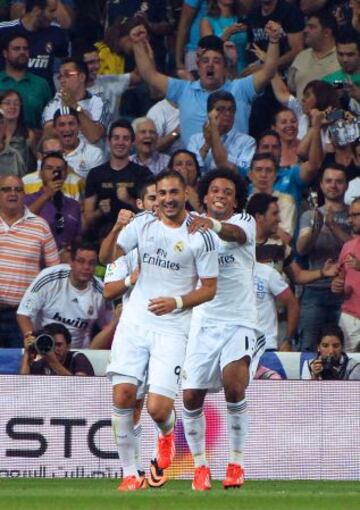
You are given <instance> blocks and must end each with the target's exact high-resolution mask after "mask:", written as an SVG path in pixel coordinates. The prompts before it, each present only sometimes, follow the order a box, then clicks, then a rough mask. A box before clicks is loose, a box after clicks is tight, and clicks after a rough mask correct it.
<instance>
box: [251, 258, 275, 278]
mask: <svg viewBox="0 0 360 510" xmlns="http://www.w3.org/2000/svg"><path fill="white" fill-rule="evenodd" d="M274 273H277V274H279V273H278V271H277V270H276V269H275V268H273V267H272V266H270V264H263V263H262V262H256V263H255V274H256V276H258V277H260V278H262V279H265V280H269V279H270V277H271V276H272V275H274ZM275 276H276V275H275Z"/></svg>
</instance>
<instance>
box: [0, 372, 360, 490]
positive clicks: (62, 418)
mask: <svg viewBox="0 0 360 510" xmlns="http://www.w3.org/2000/svg"><path fill="white" fill-rule="evenodd" d="M44 382H45V380H44V376H32V377H30V376H18V375H1V376H0V395H1V418H0V421H1V427H0V449H1V453H0V458H1V461H0V477H13V478H14V477H39V478H56V477H65V478H83V477H93V478H119V477H120V476H121V474H122V473H121V468H120V462H119V459H118V457H117V453H116V451H115V447H114V443H113V439H112V434H111V422H110V410H111V385H110V383H109V381H108V380H107V379H106V378H104V377H99V378H90V377H89V378H87V377H56V376H54V377H47V379H46V384H44ZM248 402H249V422H250V434H249V439H248V442H247V446H246V452H245V459H246V460H245V467H246V474H247V478H248V479H300V480H302V479H317V480H319V479H326V480H360V434H359V431H360V414H359V410H360V381H339V382H335V381H321V382H318V381H254V382H253V383H252V384H251V385H250V387H249V390H248ZM176 408H177V414H178V421H177V426H176V446H177V454H176V458H175V461H174V464H173V467H172V468H171V469H170V470H169V474H170V476H171V477H173V478H177V479H190V478H191V477H192V473H193V469H192V462H191V457H190V454H189V451H188V448H187V446H186V442H185V438H184V432H183V427H182V421H181V396H179V398H178V399H177V401H176ZM205 414H206V416H207V447H206V448H207V455H208V459H209V462H210V465H211V469H212V475H213V478H214V479H221V478H223V476H224V473H225V468H226V463H227V458H228V446H227V425H226V407H225V404H224V399H223V395H222V394H221V393H219V394H213V395H209V396H208V398H207V400H206V406H205ZM142 423H143V435H142V449H141V451H142V462H143V464H144V466H145V467H147V465H148V462H149V459H150V457H151V455H152V452H153V447H154V428H153V425H152V422H151V420H150V419H149V417H148V415H147V413H146V412H145V411H144V412H143V417H142Z"/></svg>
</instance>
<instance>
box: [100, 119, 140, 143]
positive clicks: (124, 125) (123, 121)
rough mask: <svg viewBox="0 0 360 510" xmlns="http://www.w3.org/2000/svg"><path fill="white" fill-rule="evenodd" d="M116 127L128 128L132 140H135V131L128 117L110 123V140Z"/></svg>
mask: <svg viewBox="0 0 360 510" xmlns="http://www.w3.org/2000/svg"><path fill="white" fill-rule="evenodd" d="M116 128H124V129H127V130H128V131H129V133H130V136H131V141H132V142H133V141H134V140H135V132H134V129H133V127H132V125H131V123H130V122H129V121H128V120H126V119H118V120H116V121H115V122H113V123H112V124H110V127H109V131H108V135H107V136H108V140H110V138H111V137H112V134H113V131H114V129H116Z"/></svg>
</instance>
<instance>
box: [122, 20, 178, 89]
mask: <svg viewBox="0 0 360 510" xmlns="http://www.w3.org/2000/svg"><path fill="white" fill-rule="evenodd" d="M130 37H131V41H132V43H133V50H134V57H135V61H136V67H137V68H138V70H139V73H140V75H141V77H142V79H143V80H144V81H146V82H147V83H148V84H149V85H151V86H152V87H154V88H155V89H156V90H157V91H158V92H159V93H160V94H162V95H163V96H165V95H166V92H167V87H168V79H169V78H168V77H167V76H166V75H165V74H162V73H159V71H157V69H156V67H155V64H154V61H153V59H152V53H151V49H150V45H149V42H148V40H147V33H146V30H145V27H144V26H143V25H138V26H137V27H135V28H133V29H132V30H131V32H130Z"/></svg>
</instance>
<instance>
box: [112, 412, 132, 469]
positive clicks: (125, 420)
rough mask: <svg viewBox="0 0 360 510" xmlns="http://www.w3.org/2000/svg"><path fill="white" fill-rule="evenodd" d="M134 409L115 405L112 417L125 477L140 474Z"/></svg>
mask: <svg viewBox="0 0 360 510" xmlns="http://www.w3.org/2000/svg"><path fill="white" fill-rule="evenodd" d="M133 420H134V410H133V409H120V408H119V407H115V406H113V413H112V417H111V421H112V429H113V434H114V438H115V443H116V446H117V450H118V453H119V457H120V462H121V464H122V468H123V477H124V478H125V477H126V476H131V475H134V476H138V472H137V469H136V464H135V436H134V421H133Z"/></svg>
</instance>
